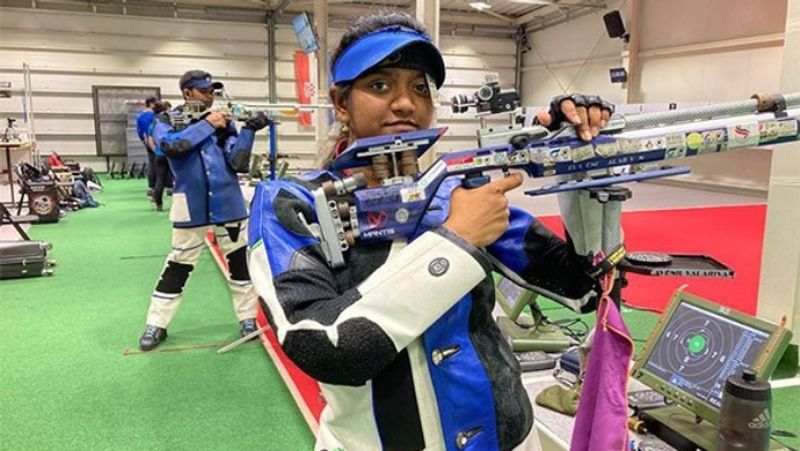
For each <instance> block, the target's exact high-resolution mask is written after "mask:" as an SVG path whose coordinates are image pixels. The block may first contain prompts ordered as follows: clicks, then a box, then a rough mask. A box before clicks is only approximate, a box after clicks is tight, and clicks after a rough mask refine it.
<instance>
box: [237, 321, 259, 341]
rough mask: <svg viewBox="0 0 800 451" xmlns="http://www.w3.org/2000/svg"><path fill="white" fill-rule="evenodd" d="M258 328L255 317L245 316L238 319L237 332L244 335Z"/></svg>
mask: <svg viewBox="0 0 800 451" xmlns="http://www.w3.org/2000/svg"><path fill="white" fill-rule="evenodd" d="M257 330H258V324H256V319H255V318H247V319H243V320H241V321H239V334H240V335H241V336H242V337H244V336H246V335H248V334H251V333H253V332H255V331H257Z"/></svg>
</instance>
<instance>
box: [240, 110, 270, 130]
mask: <svg viewBox="0 0 800 451" xmlns="http://www.w3.org/2000/svg"><path fill="white" fill-rule="evenodd" d="M267 125H269V117H267V115H266V114H264V112H263V111H259V112H258V114H256V115H255V116H253V117H251V118H250V119H248V120H247V121H245V123H244V126H245V127H247V128H251V129H253V130H254V131H258V130H261V129H262V128H264V127H266V126H267Z"/></svg>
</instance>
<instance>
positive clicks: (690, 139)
mask: <svg viewBox="0 0 800 451" xmlns="http://www.w3.org/2000/svg"><path fill="white" fill-rule="evenodd" d="M702 145H703V136H702V135H700V133H697V132H691V133H689V134H688V135H687V136H686V147H688V148H690V149H692V150H697V149H699V148H700V146H702Z"/></svg>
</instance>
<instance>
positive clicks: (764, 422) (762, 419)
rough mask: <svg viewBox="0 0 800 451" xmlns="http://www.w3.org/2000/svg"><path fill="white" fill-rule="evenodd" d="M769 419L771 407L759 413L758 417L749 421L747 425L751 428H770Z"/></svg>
mask: <svg viewBox="0 0 800 451" xmlns="http://www.w3.org/2000/svg"><path fill="white" fill-rule="evenodd" d="M769 420H770V415H769V409H764V411H763V412H761V413H760V414H758V416H757V417H755V418H753V419H752V420H750V422H749V423H747V427H748V428H750V429H768V428H769Z"/></svg>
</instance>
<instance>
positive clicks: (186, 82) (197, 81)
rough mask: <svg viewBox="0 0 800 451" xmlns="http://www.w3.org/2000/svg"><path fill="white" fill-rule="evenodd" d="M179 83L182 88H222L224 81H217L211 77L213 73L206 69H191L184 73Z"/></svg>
mask: <svg viewBox="0 0 800 451" xmlns="http://www.w3.org/2000/svg"><path fill="white" fill-rule="evenodd" d="M178 84H179V85H180V87H181V90H184V89H193V88H197V89H208V88H214V89H222V88H223V84H222V82H219V81H216V80H214V79H213V78H212V77H211V74H209V73H208V72H206V71H204V70H190V71H188V72H186V73H185V74H183V76H182V77H181V79H180V81H179V82H178Z"/></svg>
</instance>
